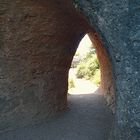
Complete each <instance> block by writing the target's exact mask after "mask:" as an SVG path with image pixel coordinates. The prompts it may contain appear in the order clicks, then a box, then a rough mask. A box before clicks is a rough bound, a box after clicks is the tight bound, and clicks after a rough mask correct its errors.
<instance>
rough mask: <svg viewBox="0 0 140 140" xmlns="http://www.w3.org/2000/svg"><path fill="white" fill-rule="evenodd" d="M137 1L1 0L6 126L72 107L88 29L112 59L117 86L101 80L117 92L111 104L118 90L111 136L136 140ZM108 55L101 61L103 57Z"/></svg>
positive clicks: (139, 125)
mask: <svg viewBox="0 0 140 140" xmlns="http://www.w3.org/2000/svg"><path fill="white" fill-rule="evenodd" d="M139 4H140V2H139V1H138V0H136V1H130V2H129V3H128V0H118V1H112V0H88V1H87V0H74V1H66V0H61V1H59V0H47V1H43V0H40V1H31V0H28V1H27V0H13V1H10V0H1V1H0V131H5V130H9V129H14V128H16V127H21V126H25V125H27V124H34V123H37V122H40V121H41V120H43V119H46V118H49V117H50V116H52V115H53V114H55V113H56V112H58V111H62V110H65V109H66V108H67V78H68V70H69V68H70V64H71V60H72V57H73V55H74V53H75V51H76V48H77V46H78V43H79V41H80V40H81V38H82V37H83V36H84V34H85V33H89V32H90V33H92V34H93V35H94V34H95V33H96V34H98V36H99V38H100V40H101V42H102V47H103V49H104V51H105V54H106V55H107V57H108V58H107V59H106V60H107V61H108V62H109V63H106V64H107V65H108V66H109V65H110V66H111V68H110V69H108V70H109V71H110V72H111V76H110V78H109V79H110V80H111V81H112V82H110V81H109V82H108V85H110V86H111V87H110V89H108V86H107V85H104V83H105V82H103V81H102V85H103V87H104V89H108V90H109V91H111V92H110V93H109V97H110V98H109V100H110V101H109V103H111V101H113V100H114V94H113V93H115V122H114V128H113V131H112V140H125V139H127V140H138V139H139V138H140V110H139V106H140V96H139V91H140V86H139V83H140V78H139V76H140V65H139V62H140V47H139V45H140V26H139V22H140V18H139V13H140V9H139V6H138V5H139ZM97 44H98V43H97ZM99 51H100V49H99ZM103 60H104V59H100V60H99V61H101V63H102V64H105V63H103ZM105 66H106V65H105ZM105 66H104V68H103V69H106V68H109V67H106V68H105ZM106 70H107V69H106ZM102 74H103V73H102ZM107 74H108V72H107ZM106 78H107V77H104V76H103V79H105V80H106ZM111 83H112V84H111ZM110 95H111V96H110ZM112 99H113V100H112ZM113 105H114V102H113Z"/></svg>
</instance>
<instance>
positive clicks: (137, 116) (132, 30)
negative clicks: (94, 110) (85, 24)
mask: <svg viewBox="0 0 140 140" xmlns="http://www.w3.org/2000/svg"><path fill="white" fill-rule="evenodd" d="M74 3H75V7H76V8H77V10H78V11H80V12H81V13H83V15H85V17H86V18H87V19H88V21H89V23H90V25H91V27H93V28H94V29H95V30H96V31H97V32H98V34H99V35H100V37H101V40H102V42H103V46H104V47H105V49H106V51H107V53H108V57H109V59H110V62H111V66H112V70H113V79H114V80H113V81H114V86H115V98H116V99H115V103H116V107H115V122H114V130H113V133H112V138H111V139H112V140H138V139H139V138H140V111H139V106H140V96H139V92H140V86H139V83H140V78H139V75H140V65H139V61H140V47H139V46H140V26H139V22H140V18H139V17H140V9H139V6H138V5H139V4H140V1H138V0H136V1H128V0H117V1H112V0H88V1H86V0H74Z"/></svg>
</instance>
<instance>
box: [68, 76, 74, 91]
mask: <svg viewBox="0 0 140 140" xmlns="http://www.w3.org/2000/svg"><path fill="white" fill-rule="evenodd" d="M68 85H69V89H71V88H74V87H75V83H74V80H73V79H72V78H70V79H69V81H68Z"/></svg>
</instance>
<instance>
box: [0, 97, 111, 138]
mask: <svg viewBox="0 0 140 140" xmlns="http://www.w3.org/2000/svg"><path fill="white" fill-rule="evenodd" d="M68 102H69V109H68V110H67V111H66V112H65V113H62V114H60V115H59V116H58V117H57V118H54V119H52V120H50V121H49V122H44V123H42V124H40V125H37V126H34V127H27V128H22V129H18V130H15V131H11V132H7V133H4V134H1V135H0V140H107V139H108V136H109V132H110V130H111V124H112V119H113V115H112V113H111V111H110V109H109V108H108V107H107V106H106V103H105V100H104V98H103V97H102V95H98V94H86V95H84V94H82V95H68Z"/></svg>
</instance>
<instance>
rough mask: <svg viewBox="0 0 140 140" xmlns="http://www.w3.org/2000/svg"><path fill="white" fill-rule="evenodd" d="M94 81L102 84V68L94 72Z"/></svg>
mask: <svg viewBox="0 0 140 140" xmlns="http://www.w3.org/2000/svg"><path fill="white" fill-rule="evenodd" d="M92 81H93V83H94V84H96V85H100V82H101V77H100V70H99V69H97V70H96V71H95V73H94V76H93V78H92Z"/></svg>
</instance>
